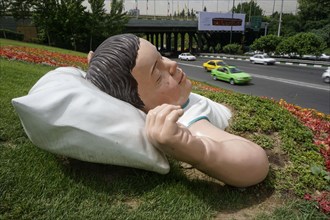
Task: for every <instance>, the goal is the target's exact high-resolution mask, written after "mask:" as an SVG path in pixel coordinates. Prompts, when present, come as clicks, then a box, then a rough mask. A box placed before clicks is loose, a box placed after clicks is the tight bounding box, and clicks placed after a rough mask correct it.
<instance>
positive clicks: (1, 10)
mask: <svg viewBox="0 0 330 220" xmlns="http://www.w3.org/2000/svg"><path fill="white" fill-rule="evenodd" d="M10 7H11V2H9V1H6V0H0V19H1V18H3V17H4V16H5V15H6V13H7V11H8V9H10ZM0 28H1V29H2V31H3V36H4V37H5V38H7V36H6V31H5V30H4V28H3V26H2V25H1V27H0Z"/></svg>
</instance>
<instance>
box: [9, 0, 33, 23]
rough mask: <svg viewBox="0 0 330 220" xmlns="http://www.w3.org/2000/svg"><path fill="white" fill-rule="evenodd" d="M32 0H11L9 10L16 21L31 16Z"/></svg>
mask: <svg viewBox="0 0 330 220" xmlns="http://www.w3.org/2000/svg"><path fill="white" fill-rule="evenodd" d="M32 4H33V1H29V0H12V1H11V8H10V12H11V14H12V15H13V17H14V18H15V19H16V20H17V21H23V22H24V20H26V19H27V18H30V16H31V9H32Z"/></svg>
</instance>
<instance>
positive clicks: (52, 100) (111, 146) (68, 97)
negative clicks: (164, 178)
mask: <svg viewBox="0 0 330 220" xmlns="http://www.w3.org/2000/svg"><path fill="white" fill-rule="evenodd" d="M85 74H86V73H85V72H83V71H82V70H79V69H77V68H74V67H60V68H57V69H55V70H53V71H50V72H49V73H47V74H46V75H44V76H43V77H42V78H41V79H40V80H39V81H38V82H37V83H36V84H35V85H34V86H33V87H32V88H31V90H30V92H29V94H28V95H26V96H23V97H19V98H14V99H13V100H12V104H13V105H14V107H15V110H16V112H17V113H18V115H19V117H20V119H21V122H22V125H23V127H24V130H25V132H26V134H27V135H28V137H29V138H30V140H31V141H32V142H33V143H34V144H35V145H36V146H38V147H40V148H42V149H44V150H47V151H50V152H52V153H55V154H59V155H64V156H67V157H71V158H75V159H79V160H82V161H88V162H96V163H104V164H113V165H120V166H126V167H134V168H139V169H144V170H149V171H153V172H157V173H161V174H166V173H168V172H169V169H170V168H169V163H168V161H167V158H166V156H165V154H163V153H162V152H160V151H159V150H158V149H157V148H155V147H153V146H152V145H151V144H150V143H149V142H148V140H147V137H146V135H145V132H144V124H145V113H144V112H142V111H140V110H139V109H137V108H135V107H134V106H132V105H130V104H128V103H126V102H123V101H121V100H119V99H116V98H114V97H112V96H110V95H108V94H106V93H104V92H102V91H101V90H99V89H98V88H97V87H95V86H94V85H93V84H91V83H90V82H88V81H86V80H85V79H84V76H85Z"/></svg>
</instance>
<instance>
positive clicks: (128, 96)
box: [86, 34, 144, 110]
mask: <svg viewBox="0 0 330 220" xmlns="http://www.w3.org/2000/svg"><path fill="white" fill-rule="evenodd" d="M139 46H140V40H139V37H137V36H136V35H133V34H120V35H115V36H111V37H109V38H108V39H106V40H105V41H103V42H102V43H101V44H100V45H99V46H98V47H97V48H96V50H95V52H94V54H93V57H92V59H91V60H90V63H89V68H88V70H87V75H86V79H87V80H89V81H90V82H91V83H93V84H94V85H95V86H96V87H98V88H99V89H100V90H102V91H103V92H105V93H107V94H109V95H111V96H113V97H115V98H118V99H120V100H122V101H125V102H128V103H130V104H131V105H133V106H135V107H136V108H138V109H141V110H143V108H144V103H143V101H142V100H141V98H140V96H139V94H138V88H137V81H136V80H135V78H134V77H133V75H132V73H131V72H132V69H133V68H134V67H135V64H136V63H135V61H136V58H137V54H138V50H139Z"/></svg>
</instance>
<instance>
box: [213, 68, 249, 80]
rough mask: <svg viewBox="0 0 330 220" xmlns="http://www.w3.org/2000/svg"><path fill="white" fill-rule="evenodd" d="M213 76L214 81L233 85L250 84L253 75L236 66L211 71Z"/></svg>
mask: <svg viewBox="0 0 330 220" xmlns="http://www.w3.org/2000/svg"><path fill="white" fill-rule="evenodd" d="M211 76H212V78H213V79H214V80H223V81H227V82H229V83H230V84H231V85H234V84H244V83H249V82H250V81H251V80H252V77H251V75H249V74H248V73H246V72H243V71H242V70H240V69H238V68H237V67H235V66H226V67H219V68H217V69H213V70H211Z"/></svg>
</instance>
